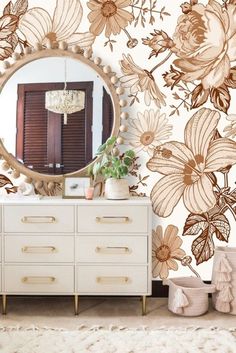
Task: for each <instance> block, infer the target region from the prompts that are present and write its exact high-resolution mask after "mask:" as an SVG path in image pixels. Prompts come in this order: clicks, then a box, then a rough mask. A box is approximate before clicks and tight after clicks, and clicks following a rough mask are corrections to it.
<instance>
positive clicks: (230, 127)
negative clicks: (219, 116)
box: [224, 114, 236, 138]
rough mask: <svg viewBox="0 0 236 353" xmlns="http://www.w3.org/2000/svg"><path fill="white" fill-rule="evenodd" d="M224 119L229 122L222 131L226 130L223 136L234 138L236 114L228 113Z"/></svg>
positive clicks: (235, 135) (235, 134)
mask: <svg viewBox="0 0 236 353" xmlns="http://www.w3.org/2000/svg"><path fill="white" fill-rule="evenodd" d="M226 119H227V120H229V121H230V124H229V125H227V126H226V127H225V128H224V132H226V134H225V137H231V138H235V137H236V115H235V114H231V115H228V116H227V118H226Z"/></svg>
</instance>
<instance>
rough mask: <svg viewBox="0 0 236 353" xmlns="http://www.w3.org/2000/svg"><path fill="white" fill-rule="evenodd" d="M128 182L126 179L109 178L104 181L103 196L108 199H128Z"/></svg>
mask: <svg viewBox="0 0 236 353" xmlns="http://www.w3.org/2000/svg"><path fill="white" fill-rule="evenodd" d="M129 196H130V195H129V184H128V180H126V179H115V178H109V179H107V180H106V182H105V197H106V198H107V199H108V200H127V199H129Z"/></svg>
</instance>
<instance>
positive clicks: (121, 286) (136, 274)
mask: <svg viewBox="0 0 236 353" xmlns="http://www.w3.org/2000/svg"><path fill="white" fill-rule="evenodd" d="M77 281H78V283H77V291H78V293H79V294H104V295H106V294H113V295H115V294H117V295H119V294H130V295H131V294H135V293H139V294H142V293H143V294H144V293H146V292H147V267H146V266H109V267H108V266H99V265H97V266H86V265H84V266H82V265H80V266H79V267H78V268H77Z"/></svg>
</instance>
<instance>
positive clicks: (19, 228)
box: [4, 205, 74, 233]
mask: <svg viewBox="0 0 236 353" xmlns="http://www.w3.org/2000/svg"><path fill="white" fill-rule="evenodd" d="M4 232H5V233H16V232H17V233H35V232H38V233H42V232H45V233H73V232H74V208H73V206H45V205H33V206H5V207H4Z"/></svg>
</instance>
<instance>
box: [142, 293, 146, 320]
mask: <svg viewBox="0 0 236 353" xmlns="http://www.w3.org/2000/svg"><path fill="white" fill-rule="evenodd" d="M146 313H147V297H146V295H143V296H142V315H143V316H144V315H146Z"/></svg>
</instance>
